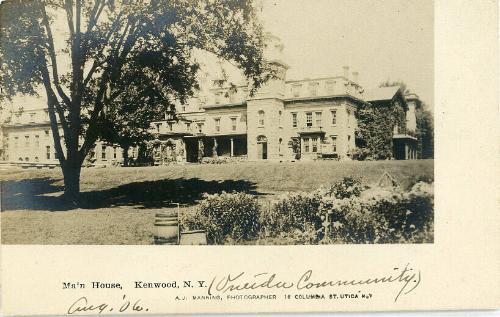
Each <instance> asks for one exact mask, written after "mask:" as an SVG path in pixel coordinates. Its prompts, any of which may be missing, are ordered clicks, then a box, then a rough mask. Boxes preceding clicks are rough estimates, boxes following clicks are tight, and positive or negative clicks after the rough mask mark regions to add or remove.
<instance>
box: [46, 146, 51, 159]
mask: <svg viewBox="0 0 500 317" xmlns="http://www.w3.org/2000/svg"><path fill="white" fill-rule="evenodd" d="M45 149H46V155H47V160H50V146H49V145H47V146H46V147H45Z"/></svg>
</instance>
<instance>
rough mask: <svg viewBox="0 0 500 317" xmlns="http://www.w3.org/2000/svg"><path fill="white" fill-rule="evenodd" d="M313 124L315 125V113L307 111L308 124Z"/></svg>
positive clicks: (310, 125) (309, 125)
mask: <svg viewBox="0 0 500 317" xmlns="http://www.w3.org/2000/svg"><path fill="white" fill-rule="evenodd" d="M312 125H313V114H312V112H307V113H306V126H307V127H312Z"/></svg>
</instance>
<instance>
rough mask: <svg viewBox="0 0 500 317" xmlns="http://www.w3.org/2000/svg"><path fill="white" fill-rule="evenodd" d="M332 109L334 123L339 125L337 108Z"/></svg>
mask: <svg viewBox="0 0 500 317" xmlns="http://www.w3.org/2000/svg"><path fill="white" fill-rule="evenodd" d="M331 111H332V125H337V110H331Z"/></svg>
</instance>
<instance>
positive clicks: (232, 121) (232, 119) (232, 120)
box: [231, 118, 236, 131]
mask: <svg viewBox="0 0 500 317" xmlns="http://www.w3.org/2000/svg"><path fill="white" fill-rule="evenodd" d="M231 130H233V131H236V118H231Z"/></svg>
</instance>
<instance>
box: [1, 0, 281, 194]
mask: <svg viewBox="0 0 500 317" xmlns="http://www.w3.org/2000/svg"><path fill="white" fill-rule="evenodd" d="M0 21H1V25H0V32H1V34H2V41H1V45H0V58H1V67H0V78H1V86H2V98H12V97H13V96H14V95H15V94H17V93H24V94H36V93H38V92H39V91H40V89H39V88H38V87H43V91H44V93H45V97H46V98H47V106H48V111H49V118H50V122H51V129H52V134H53V136H54V144H55V150H56V152H57V153H58V158H59V161H60V163H61V167H62V170H63V174H64V180H65V193H66V194H72V195H74V194H76V193H78V192H79V185H78V184H79V174H80V168H81V164H82V162H83V160H84V158H85V156H86V155H87V153H88V152H89V151H90V150H91V149H92V148H93V147H94V145H95V142H96V140H97V139H98V138H99V135H100V129H101V128H102V127H103V126H104V125H106V124H110V123H112V124H113V126H114V128H115V129H116V130H117V131H125V130H127V128H130V127H131V126H132V125H131V120H134V114H139V113H141V114H143V115H144V117H143V118H142V119H144V120H146V119H151V118H154V117H155V116H157V115H160V114H163V113H165V112H167V111H170V112H173V111H175V107H174V104H175V102H176V101H180V102H184V101H185V100H186V98H188V97H189V96H191V95H192V94H193V90H194V89H196V88H197V80H196V73H197V71H198V68H199V64H198V62H197V61H196V60H195V59H194V58H193V51H194V50H197V49H200V50H204V51H207V52H210V53H212V54H214V55H215V56H217V57H219V58H221V59H224V60H228V61H231V62H232V63H233V64H234V65H236V66H237V67H238V68H240V69H241V70H242V72H243V74H244V75H245V77H247V78H248V79H249V81H250V83H251V85H252V88H253V89H256V88H258V87H259V86H260V85H261V84H262V83H263V82H264V81H265V80H267V79H269V78H270V77H272V76H273V70H272V69H271V67H270V66H269V65H268V64H266V63H265V62H264V60H263V54H262V52H263V34H262V29H261V26H260V24H259V21H258V19H257V17H256V13H255V10H254V7H253V6H252V3H251V1H250V0H247V1H245V0H138V1H132V0H121V1H118V0H92V1H83V0H11V1H8V2H4V3H3V4H2V9H1V10H0ZM106 110H107V112H106ZM106 113H109V114H110V115H109V116H107V115H106ZM111 114H112V115H111ZM59 127H60V129H61V130H62V133H63V134H64V142H65V144H64V145H65V149H66V151H65V152H64V151H63V150H62V149H63V147H62V144H61V135H60V133H59Z"/></svg>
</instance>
